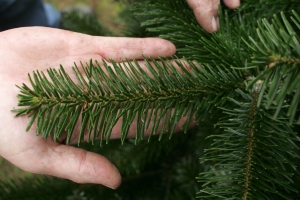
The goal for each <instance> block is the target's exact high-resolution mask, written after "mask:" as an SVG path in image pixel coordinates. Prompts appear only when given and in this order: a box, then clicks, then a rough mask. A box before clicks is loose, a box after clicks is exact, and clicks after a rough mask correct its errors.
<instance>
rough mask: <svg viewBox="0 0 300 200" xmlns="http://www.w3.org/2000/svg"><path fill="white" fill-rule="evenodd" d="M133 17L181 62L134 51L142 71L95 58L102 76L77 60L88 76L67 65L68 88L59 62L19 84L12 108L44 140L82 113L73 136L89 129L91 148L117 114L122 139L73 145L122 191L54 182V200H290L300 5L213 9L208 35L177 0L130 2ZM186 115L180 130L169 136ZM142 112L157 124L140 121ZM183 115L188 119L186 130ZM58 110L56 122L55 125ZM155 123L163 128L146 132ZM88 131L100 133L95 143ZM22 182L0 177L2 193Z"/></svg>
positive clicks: (299, 90) (298, 96) (294, 195)
mask: <svg viewBox="0 0 300 200" xmlns="http://www.w3.org/2000/svg"><path fill="white" fill-rule="evenodd" d="M134 13H135V14H136V15H137V16H138V17H137V18H136V20H135V21H141V25H142V29H143V30H147V31H148V32H149V33H150V34H151V35H152V36H159V37H162V38H165V39H168V40H170V41H172V42H173V43H174V44H175V45H176V47H177V57H176V58H180V59H182V60H186V62H187V63H189V66H190V69H188V70H187V69H186V68H185V63H183V62H181V61H177V65H178V66H179V67H180V69H181V71H180V72H179V71H178V70H176V68H175V67H174V65H173V64H172V63H171V62H170V61H169V59H166V58H162V59H161V60H160V61H159V62H158V61H154V60H152V59H151V58H145V61H146V62H148V67H149V71H150V72H151V77H150V76H149V75H148V74H147V73H146V72H145V71H143V70H142V69H141V68H140V67H139V66H138V65H137V64H136V63H135V64H132V63H130V62H127V61H125V62H124V65H125V66H126V67H121V66H119V65H117V64H115V63H113V62H112V63H113V64H112V65H113V66H109V65H108V64H105V70H106V71H108V74H106V73H104V71H103V70H102V69H101V68H99V67H97V66H95V65H94V64H93V63H92V62H91V63H88V64H86V65H84V64H83V66H82V67H83V69H84V74H85V75H86V76H87V77H88V81H85V79H84V78H82V74H81V73H80V72H79V70H78V67H75V68H74V73H75V74H76V76H77V79H78V83H77V84H75V83H74V82H73V81H72V80H71V79H70V78H69V76H68V75H67V74H66V73H65V72H64V70H63V67H61V69H60V70H59V71H56V70H53V69H49V70H48V75H49V77H50V79H47V78H46V76H44V75H43V74H42V73H41V72H33V73H32V74H31V76H30V78H31V86H26V85H23V86H20V87H19V88H20V92H21V94H20V95H19V99H20V105H19V106H22V107H20V108H19V109H17V110H15V112H17V115H24V114H27V115H29V117H31V118H32V121H31V122H32V123H37V126H38V129H37V134H42V136H43V137H45V138H46V137H49V136H53V137H54V139H58V138H60V136H61V133H62V131H67V132H68V138H70V137H71V135H72V134H73V127H74V124H75V123H76V119H77V118H78V116H79V115H82V119H83V122H82V129H81V134H80V135H82V134H83V133H84V131H86V130H88V131H89V136H90V140H91V141H92V142H93V143H95V144H99V143H100V144H102V141H103V139H106V141H109V134H110V130H111V128H112V127H113V125H114V124H115V122H116V120H118V119H119V117H123V127H122V133H121V138H122V143H123V146H120V145H119V143H120V142H119V141H110V142H109V145H105V146H103V147H101V148H100V147H99V146H97V145H94V146H90V145H89V144H81V145H83V146H82V147H84V148H88V149H89V150H94V151H95V152H98V153H101V154H103V155H106V156H107V157H108V158H110V159H112V160H113V162H114V163H115V164H116V166H117V167H118V168H119V169H120V171H121V173H122V175H123V177H124V181H123V185H122V186H121V188H120V189H119V190H116V191H112V190H109V189H105V188H103V187H101V186H93V185H85V186H82V185H75V186H74V185H72V184H71V185H72V186H66V185H65V187H69V191H71V193H72V192H73V195H72V194H71V195H70V194H67V192H66V194H65V197H63V196H61V198H62V199H66V198H68V199H180V200H181V199H194V198H196V197H198V198H200V199H244V200H246V199H299V198H300V196H299V194H298V190H299V189H300V187H299V185H300V180H299V175H300V174H299V172H298V170H297V166H298V164H299V147H298V145H299V136H298V133H299V124H300V108H299V102H300V65H299V63H300V38H299V34H300V3H298V2H296V1H279V0H273V1H270V0H260V1H257V0H248V1H243V2H242V4H241V7H240V8H239V9H237V10H235V11H230V10H227V9H226V8H225V7H223V6H221V7H220V22H221V28H220V30H219V31H218V32H217V33H213V34H210V33H207V32H205V31H204V30H203V29H202V28H201V27H200V26H199V25H198V23H197V22H196V20H195V18H194V15H193V12H192V11H191V10H190V8H189V7H188V5H187V3H186V1H185V0H179V1H173V0H165V1H163V2H162V1H158V0H151V1H148V2H147V3H145V2H143V3H140V4H136V5H135V7H134ZM135 25H136V23H134V24H132V27H134V26H135ZM128 27H131V25H128ZM139 30H141V29H139ZM86 31H87V30H86ZM139 33H140V32H139ZM139 33H134V30H132V32H131V33H130V34H131V35H132V36H133V35H138V34H139ZM149 33H148V34H149ZM150 61H151V62H153V63H154V66H153V64H152V65H151V64H150ZM99 62H102V61H99ZM112 67H114V69H115V70H112ZM141 76H142V77H143V79H140V77H141ZM113 80H114V81H113ZM99 86H101V88H102V89H99ZM30 87H32V89H30ZM54 87H55V88H56V89H55V90H54ZM70 94H72V95H73V96H72V95H71V97H70V98H69V97H68V96H70ZM50 97H51V98H50ZM57 102H59V103H57ZM61 103H64V104H65V105H66V106H64V105H63V106H61V105H62V104H61ZM112 105H113V106H114V107H113V106H112ZM23 106H24V107H23ZM115 107H117V108H118V110H116V109H113V108H115ZM149 109H150V110H151V111H150V115H145V113H146V112H148V110H149ZM170 109H174V110H175V111H174V112H170ZM102 111H103V112H104V115H103V116H102V117H100V118H99V117H96V116H98V115H96V113H98V112H102ZM69 113H71V114H69ZM72 113H73V114H72ZM111 113H114V114H113V115H112V114H111ZM185 115H188V116H189V118H188V120H187V122H186V123H185V125H184V126H183V130H184V131H185V132H187V133H186V134H185V135H184V134H172V133H173V132H174V127H175V126H176V124H177V122H178V119H179V118H180V117H181V116H185ZM114 116H115V117H114ZM134 117H138V119H139V120H140V121H139V123H138V130H139V132H137V136H136V138H135V139H126V133H127V130H128V127H129V126H130V124H131V122H132V120H133V118H134ZM153 117H155V118H156V119H157V121H156V124H154V126H153V127H148V122H149V120H150V119H151V118H153ZM192 117H195V119H196V120H197V121H199V125H198V127H197V128H196V129H195V130H191V131H187V127H188V126H187V125H188V124H189V122H190V120H192ZM60 118H61V119H66V120H65V121H63V120H61V122H60V123H57V122H56V121H55V119H60ZM64 122H66V123H64ZM160 122H161V123H163V124H164V128H163V129H162V130H161V131H160V134H159V136H158V138H157V139H156V138H154V136H153V134H154V133H155V132H157V125H158V123H160ZM30 125H31V124H29V126H28V128H30ZM146 129H151V134H150V137H149V138H151V140H150V139H149V140H150V142H149V143H148V142H147V141H145V140H144V135H143V133H144V131H145V130H146ZM165 132H169V134H164V133H165ZM98 136H100V138H101V139H100V141H96V140H95V138H96V137H98ZM169 137H170V138H171V140H169ZM81 139H82V138H81V137H79V138H78V143H81V142H82V141H81ZM157 140H159V142H158V141H157ZM67 141H68V139H67ZM134 143H137V145H136V146H134V145H133V144H134ZM199 158H200V161H198V159H199ZM128 162H130V164H128ZM195 177H196V178H195ZM26 181H28V180H24V181H23V182H21V183H20V184H10V183H1V185H0V191H1V194H3V199H12V198H11V197H15V196H13V195H16V194H15V192H14V191H15V190H16V188H25V186H26V185H25V184H24V183H25V182H26ZM30 181H32V182H34V183H37V185H39V187H38V186H37V187H33V188H31V189H32V191H34V190H35V189H36V190H38V191H40V192H41V191H45V193H47V191H46V189H45V188H46V187H45V182H43V181H38V180H30ZM52 181H53V184H55V185H56V183H55V182H56V181H58V182H60V180H59V179H58V180H57V179H55V180H52ZM65 184H70V183H69V182H68V181H66V182H65ZM22 191H24V190H22V189H19V191H18V192H20V193H22ZM35 194H36V193H35ZM39 194H40V193H39ZM76 195H77V197H76ZM20 196H21V195H20ZM15 198H16V197H15ZM18 198H19V197H18ZM26 198H27V199H35V198H36V197H35V196H30V195H28V197H24V199H26ZM19 199H21V198H19Z"/></svg>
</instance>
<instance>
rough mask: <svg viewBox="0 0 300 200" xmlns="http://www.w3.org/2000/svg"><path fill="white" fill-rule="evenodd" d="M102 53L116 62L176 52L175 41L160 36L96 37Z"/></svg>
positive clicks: (170, 54) (168, 54) (107, 58)
mask: <svg viewBox="0 0 300 200" xmlns="http://www.w3.org/2000/svg"><path fill="white" fill-rule="evenodd" d="M94 40H95V44H96V45H97V47H98V49H99V53H100V55H101V56H102V57H103V58H104V59H106V60H109V59H112V60H114V61H116V62H120V61H124V60H125V58H127V59H129V60H139V59H143V56H145V57H152V58H157V57H158V56H162V57H165V56H166V57H169V56H172V55H174V54H175V52H176V47H175V45H174V44H173V43H171V42H169V41H167V40H164V39H160V38H125V37H118V38H115V37H94Z"/></svg>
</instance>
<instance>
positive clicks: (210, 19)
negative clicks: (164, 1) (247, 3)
mask: <svg viewBox="0 0 300 200" xmlns="http://www.w3.org/2000/svg"><path fill="white" fill-rule="evenodd" d="M223 1H224V4H225V5H226V6H227V7H228V8H230V9H236V8H238V7H239V6H240V0H223ZM187 3H188V4H189V6H190V7H191V8H192V9H193V11H194V14H195V17H196V19H197V21H198V22H199V24H200V25H201V26H202V28H203V29H204V30H206V31H207V32H215V31H217V30H218V28H219V26H220V25H219V17H218V6H219V4H220V0H187Z"/></svg>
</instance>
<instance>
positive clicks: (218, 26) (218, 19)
mask: <svg viewBox="0 0 300 200" xmlns="http://www.w3.org/2000/svg"><path fill="white" fill-rule="evenodd" d="M216 21H217V29H218V30H219V29H220V18H219V17H218V16H217V18H216Z"/></svg>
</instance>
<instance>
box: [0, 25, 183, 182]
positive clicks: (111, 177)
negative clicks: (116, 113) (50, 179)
mask: <svg viewBox="0 0 300 200" xmlns="http://www.w3.org/2000/svg"><path fill="white" fill-rule="evenodd" d="M175 50H176V49H175V46H174V45H173V44H172V43H170V42H168V41H165V40H162V39H157V38H156V39H155V38H146V39H134V38H111V37H95V36H89V35H84V34H79V33H74V32H69V31H63V30H58V29H51V28H42V27H31V28H18V29H12V30H8V31H5V32H1V33H0V61H1V66H0V81H1V87H0V96H1V101H0V118H1V120H0V126H1V129H0V138H1V139H0V155H1V156H2V157H4V158H5V159H7V160H8V161H10V162H12V163H13V164H15V165H16V166H18V167H20V168H21V169H23V170H26V171H29V172H33V173H39V174H49V175H53V176H57V177H62V178H66V179H70V180H73V181H75V182H78V183H99V184H103V185H106V186H108V187H111V188H116V187H118V185H119V184H120V182H121V177H120V174H119V172H118V170H117V169H116V168H115V167H114V166H113V165H112V164H111V163H110V162H109V161H108V160H107V159H106V158H104V157H103V156H101V155H98V154H95V153H92V152H87V151H85V150H83V149H79V148H76V147H72V146H67V145H64V144H60V143H56V142H54V141H53V140H52V138H50V137H49V138H48V139H46V140H44V139H42V138H41V137H40V136H36V135H35V126H34V125H33V127H32V128H31V129H30V130H29V131H28V132H26V131H25V128H26V126H27V124H28V122H29V119H28V118H27V117H26V116H22V117H18V118H15V117H14V113H12V112H11V110H12V109H13V108H14V107H16V106H17V104H18V99H17V97H16V96H17V94H18V92H19V90H18V88H17V87H16V86H15V85H21V84H22V83H25V84H27V85H30V84H29V81H28V76H27V74H28V73H31V72H32V71H34V70H39V71H44V70H46V69H47V68H58V67H59V65H60V64H61V65H63V66H64V68H65V70H66V72H69V73H71V67H72V66H73V63H74V62H76V63H79V62H80V61H81V62H83V63H84V62H88V61H89V60H90V59H93V60H99V61H100V60H101V59H105V60H108V59H113V60H115V61H121V60H122V59H124V58H128V59H137V60H138V59H141V58H142V55H145V56H152V57H154V58H156V57H158V56H159V55H160V56H171V55H173V54H174V53H175ZM140 64H141V65H143V61H140ZM183 122H184V119H182V120H181V121H180V123H179V124H178V127H179V126H180V124H181V123H183ZM120 127H121V124H120V123H117V125H116V126H115V127H114V129H113V132H112V136H111V137H112V138H118V137H119V133H120ZM75 132H76V130H75ZM133 134H135V130H134V128H131V129H130V130H129V136H130V135H131V136H132V135H133ZM73 141H75V140H73Z"/></svg>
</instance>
